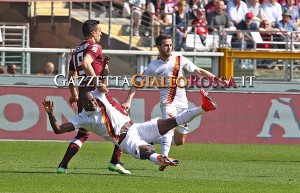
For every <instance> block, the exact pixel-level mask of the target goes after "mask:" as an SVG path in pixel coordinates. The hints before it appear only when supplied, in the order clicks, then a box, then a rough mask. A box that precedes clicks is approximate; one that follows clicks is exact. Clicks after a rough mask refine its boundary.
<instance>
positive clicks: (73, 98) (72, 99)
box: [69, 96, 78, 107]
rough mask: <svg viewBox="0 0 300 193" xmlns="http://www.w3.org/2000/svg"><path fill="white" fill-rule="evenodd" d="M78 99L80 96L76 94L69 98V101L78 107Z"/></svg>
mask: <svg viewBox="0 0 300 193" xmlns="http://www.w3.org/2000/svg"><path fill="white" fill-rule="evenodd" d="M77 101H78V96H76V97H74V96H70V98H69V103H70V105H71V106H72V107H76V106H77Z"/></svg>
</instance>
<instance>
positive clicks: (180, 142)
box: [174, 139, 185, 146]
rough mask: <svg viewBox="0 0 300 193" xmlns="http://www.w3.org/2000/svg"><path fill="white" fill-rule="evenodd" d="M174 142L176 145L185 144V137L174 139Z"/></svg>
mask: <svg viewBox="0 0 300 193" xmlns="http://www.w3.org/2000/svg"><path fill="white" fill-rule="evenodd" d="M174 143H175V145H176V146H180V145H183V144H184V143H185V139H177V140H176V139H174Z"/></svg>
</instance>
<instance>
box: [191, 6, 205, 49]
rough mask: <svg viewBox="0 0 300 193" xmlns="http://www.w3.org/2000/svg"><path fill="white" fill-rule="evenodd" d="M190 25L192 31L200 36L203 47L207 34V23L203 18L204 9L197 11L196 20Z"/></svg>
mask: <svg viewBox="0 0 300 193" xmlns="http://www.w3.org/2000/svg"><path fill="white" fill-rule="evenodd" d="M192 25H193V27H194V29H195V30H196V33H197V34H198V35H199V36H200V39H201V41H202V43H203V44H204V45H205V39H206V37H207V34H208V29H207V27H206V26H207V21H206V18H205V10H204V9H198V10H197V19H194V20H193V22H192Z"/></svg>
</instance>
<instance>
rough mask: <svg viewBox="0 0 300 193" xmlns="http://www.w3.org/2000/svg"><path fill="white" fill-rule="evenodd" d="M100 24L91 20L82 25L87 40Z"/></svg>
mask: <svg viewBox="0 0 300 193" xmlns="http://www.w3.org/2000/svg"><path fill="white" fill-rule="evenodd" d="M98 24H100V21H99V20H94V19H89V20H86V21H85V22H84V23H83V25H82V33H83V36H84V37H85V38H87V37H89V36H90V34H91V32H92V31H94V30H95V29H96V26H97V25H98Z"/></svg>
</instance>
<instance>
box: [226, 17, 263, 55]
mask: <svg viewBox="0 0 300 193" xmlns="http://www.w3.org/2000/svg"><path fill="white" fill-rule="evenodd" d="M236 28H237V29H238V30H258V28H259V26H257V24H256V23H254V22H253V14H252V13H251V12H248V13H247V14H246V16H245V20H243V21H241V22H240V23H239V24H238V25H237V26H236ZM243 33H244V34H243ZM231 46H232V47H233V48H240V49H242V50H244V49H249V48H253V40H252V38H251V35H249V33H247V32H237V33H236V35H234V36H233V37H232V43H231Z"/></svg>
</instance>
